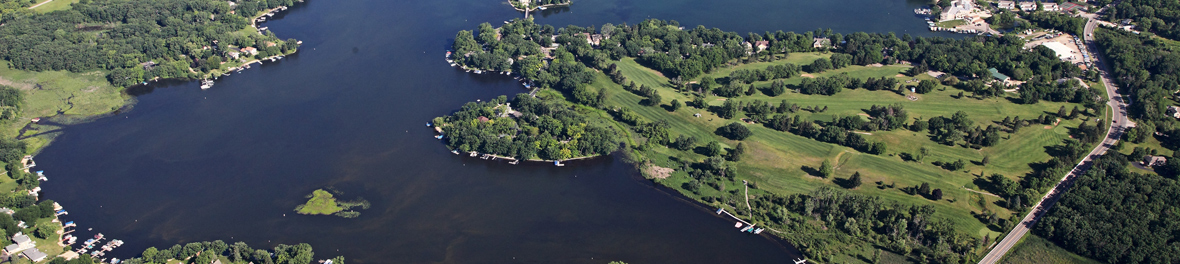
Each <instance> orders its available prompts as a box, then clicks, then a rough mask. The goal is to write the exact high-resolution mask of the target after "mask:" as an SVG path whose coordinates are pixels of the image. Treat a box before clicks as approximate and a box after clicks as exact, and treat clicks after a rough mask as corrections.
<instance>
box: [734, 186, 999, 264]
mask: <svg viewBox="0 0 1180 264" xmlns="http://www.w3.org/2000/svg"><path fill="white" fill-rule="evenodd" d="M750 203H751V205H752V206H754V207H756V209H755V210H754V211H755V213H754V215H753V216H752V217H753V218H754V219H757V220H760V221H765V222H769V223H776V224H780V225H784V226H789V227H794V228H800V229H807V228H814V227H807V226H808V225H813V224H812V223H809V222H811V221H819V222H821V223H822V225H823V226H826V227H835V230H837V231H838V232H840V233H843V234H844V235H847V236H850V237H859V238H866V239H867V240H873V241H879V242H881V245H882V246H883V247H885V248H886V249H889V250H890V251H893V252H897V253H900V254H902V255H907V256H914V257H915V258H919V259H923V260H925V261H926V262H927V263H960V261H962V260H964V259H971V258H973V256H974V253H973V251H974V250H975V249H976V248H977V247H978V246H980V244H981V243H982V241H980V240H979V239H977V238H974V237H972V236H970V235H967V234H963V233H959V232H955V231H954V228H953V224H951V223H950V222H946V221H945V220H940V219H937V218H935V217H934V216H933V214H934V208H933V207H932V206H929V205H924V206H911V205H904V204H898V203H891V202H886V201H883V200H881V198H879V197H873V196H865V195H858V194H850V193H845V192H843V191H839V190H836V189H833V188H828V187H820V188H819V189H816V190H814V191H812V192H811V193H808V194H793V195H787V196H777V195H766V196H758V197H757V198H754V199H751V200H750ZM809 237H810V238H809ZM794 239H801V240H802V241H799V242H798V243H797V245H798V246H799V249H800V250H802V251H803V252H804V253H806V254H807V255H809V256H819V257H820V258H821V261H823V260H822V258H823V257H824V256H829V255H830V254H831V253H834V252H831V251H830V250H832V249H831V248H829V247H828V244H827V243H812V242H818V241H813V240H819V239H817V238H814V235H810V236H798V237H796V238H794ZM828 261H830V260H828Z"/></svg>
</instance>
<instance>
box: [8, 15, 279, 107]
mask: <svg viewBox="0 0 1180 264" xmlns="http://www.w3.org/2000/svg"><path fill="white" fill-rule="evenodd" d="M293 3H294V0H241V1H238V2H237V3H235V4H233V5H231V2H227V1H215V0H158V1H132V0H93V1H82V2H79V3H74V4H73V5H72V6H71V8H70V9H67V10H60V11H54V12H49V13H44V14H38V13H27V12H22V13H14V14H13V15H11V16H6V17H5V18H4V19H3V23H5V25H4V26H3V27H0V59H3V60H7V61H9V62H11V67H13V68H16V69H20V70H29V71H50V70H68V71H71V72H86V71H94V70H106V71H109V72H110V74H109V76H108V79H110V81H111V84H113V85H115V86H129V85H132V84H136V83H139V82H142V81H144V80H148V79H152V78H155V77H160V78H197V77H199V76H201V75H202V74H203V73H208V72H209V71H211V70H213V69H218V68H220V67H221V65H220V64H221V62H223V61H226V60H227V59H224V58H225V56H226V54H225V53H226V51H227V50H229V48H230V47H231V46H234V47H249V46H257V47H258V50H259V52H258V53H259V54H258V55H259V56H270V55H274V54H280V53H286V52H289V51H291V50H294V49H295V48H296V47H297V44H296V43H295V41H293V40H288V41H281V40H279V39H278V38H277V37H275V36H274V34H272V33H270V32H266V34H253V33H250V34H243V33H240V31H241V30H243V29H247V28H250V27H251V23H250V19H252V17H253V16H254V15H255V14H257V13H259V12H260V11H263V10H267V9H270V8H275V7H278V6H289V5H291V4H293ZM190 69H191V70H193V71H196V73H194V72H193V71H190Z"/></svg>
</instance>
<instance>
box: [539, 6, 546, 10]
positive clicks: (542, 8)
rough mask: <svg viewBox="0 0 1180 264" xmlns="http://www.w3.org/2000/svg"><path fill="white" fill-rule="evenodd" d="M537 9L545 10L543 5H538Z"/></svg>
mask: <svg viewBox="0 0 1180 264" xmlns="http://www.w3.org/2000/svg"><path fill="white" fill-rule="evenodd" d="M537 9H541V10H545V7H544V6H542V7H538V8H537Z"/></svg>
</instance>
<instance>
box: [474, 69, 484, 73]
mask: <svg viewBox="0 0 1180 264" xmlns="http://www.w3.org/2000/svg"><path fill="white" fill-rule="evenodd" d="M475 74H483V71H482V70H475Z"/></svg>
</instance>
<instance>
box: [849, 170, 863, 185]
mask: <svg viewBox="0 0 1180 264" xmlns="http://www.w3.org/2000/svg"><path fill="white" fill-rule="evenodd" d="M860 185H861V180H860V172H859V171H858V172H854V173H852V176H851V177H848V188H849V189H856V188H857V187H860Z"/></svg>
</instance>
